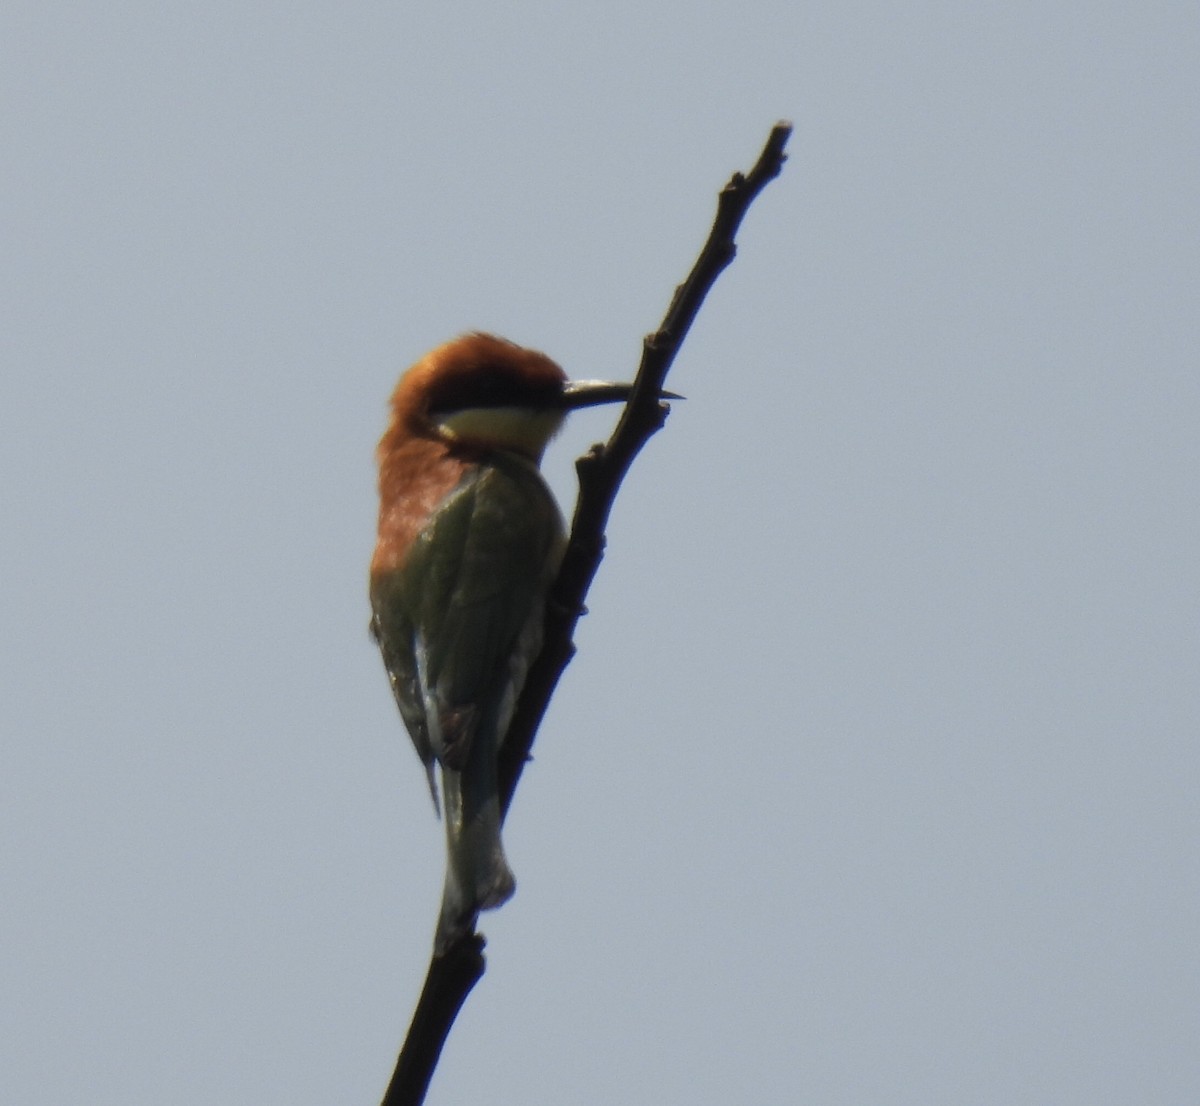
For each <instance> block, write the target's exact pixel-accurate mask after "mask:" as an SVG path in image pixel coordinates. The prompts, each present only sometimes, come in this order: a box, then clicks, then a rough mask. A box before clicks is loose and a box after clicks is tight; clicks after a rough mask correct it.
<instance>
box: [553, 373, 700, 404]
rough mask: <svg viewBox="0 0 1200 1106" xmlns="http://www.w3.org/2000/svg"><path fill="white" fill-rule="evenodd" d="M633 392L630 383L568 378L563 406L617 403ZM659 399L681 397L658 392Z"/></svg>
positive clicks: (680, 397) (564, 389)
mask: <svg viewBox="0 0 1200 1106" xmlns="http://www.w3.org/2000/svg"><path fill="white" fill-rule="evenodd" d="M632 394H633V385H632V384H611V383H609V382H608V381H607V380H570V381H568V382H567V383H566V384H565V385H563V392H562V395H563V407H564V408H565V409H566V410H568V411H574V410H575V409H576V408H577V407H595V406H596V405H597V404H600V403H619V402H621V401H622V400H626V399H628V398H629V397H630V396H631V395H632ZM658 398H659V399H683V396H680V395H676V394H675V393H674V392H659V393H658Z"/></svg>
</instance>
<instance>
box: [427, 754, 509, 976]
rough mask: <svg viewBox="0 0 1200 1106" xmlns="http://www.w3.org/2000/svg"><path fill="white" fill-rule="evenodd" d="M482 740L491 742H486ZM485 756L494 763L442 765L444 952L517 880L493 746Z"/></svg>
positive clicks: (440, 932)
mask: <svg viewBox="0 0 1200 1106" xmlns="http://www.w3.org/2000/svg"><path fill="white" fill-rule="evenodd" d="M477 744H479V745H484V746H485V748H486V744H487V743H484V742H478V743H477ZM473 751H474V750H473ZM481 751H483V750H481ZM488 752H491V751H490V750H488ZM470 759H471V760H475V758H474V757H471V758H470ZM480 760H486V761H490V763H487V764H486V765H484V764H479V763H474V764H468V765H465V766H464V770H463V771H461V772H459V771H455V770H453V769H450V768H445V767H443V769H442V798H443V801H444V803H445V810H444V812H443V813H444V817H445V819H446V885H445V888H444V890H443V891H442V912H441V917H440V918H439V919H438V928H437V935H436V937H435V938H434V952H435V953H437V955H439V956H440V955H441V954H442V953H444V952H445V951H446V949H447V948H448V947H449V945H450V943H451V942H452V941H454V940H455V939H456V938H458V937H461V936H462V935H463V934H464V933H466V932H469V931H470V930H471V929H472V928H473V926H474V924H475V918H476V915H478V913H479V912H480V911H481V910H489V909H491V908H492V907H496V906H499V905H500V904H501V903H503V902H506V901H507V900H508V899H510V898H511V897H512V893H513V891H514V890H516V886H517V884H516V880H515V879H514V878H513V874H512V871H511V870H510V869H509V867H508V861H507V860H506V859H505V857H504V845H503V843H502V842H501V840H500V799H499V795H498V794H497V786H496V772H495V755H494V752H493V753H491V755H490V756H485V757H482V758H480ZM481 769H482V771H481ZM489 769H490V770H489Z"/></svg>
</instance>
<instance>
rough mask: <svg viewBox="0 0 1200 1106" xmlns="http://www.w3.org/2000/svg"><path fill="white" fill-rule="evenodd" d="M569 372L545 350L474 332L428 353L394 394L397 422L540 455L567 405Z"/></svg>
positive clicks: (404, 427) (446, 437) (424, 433)
mask: <svg viewBox="0 0 1200 1106" xmlns="http://www.w3.org/2000/svg"><path fill="white" fill-rule="evenodd" d="M566 384H567V374H566V373H564V372H563V371H562V369H561V368H559V366H558V365H557V364H555V363H554V362H553V361H551V360H550V358H549V357H547V356H546V355H545V354H544V353H538V352H537V351H536V350H531V349H525V348H524V347H523V346H518V345H517V344H516V343H514V342H509V341H506V340H505V339H503V338H497V337H496V336H495V335H492V334H478V333H477V334H467V335H464V336H463V337H461V338H456V339H454V340H453V341H451V342H446V343H445V344H443V345H440V346H438V347H437V348H436V349H434V350H432V351H430V352H429V353H427V354H426V355H425V356H424V357H422V358H421V360H420V361H418V362H417V363H416V364H415V365H413V367H412V368H411V369H409V370H408V372H406V373H405V374H404V376H403V377H401V379H400V383H399V384H398V385H397V386H396V391H395V392H394V393H393V395H392V419H393V426H394V427H396V428H397V429H398V430H400V431H401V432H402V433H407V434H411V435H413V436H416V437H422V438H430V437H432V438H436V439H439V440H442V441H450V442H457V441H461V442H463V443H466V444H471V445H478V446H484V447H493V448H501V449H511V450H514V451H516V452H519V453H523V454H525V455H527V456H529V457H530V458H532V459H533V460H535V461H536V460H538V459H540V457H541V455H542V451H543V450H544V449H545V447H546V443H547V442H548V441H549V440H550V439H551V438H552V437H553V436H554V434H555V433H556V432H557V430H558V428H559V426H560V425H561V424H562V420H563V417H564V416H565V415H566V413H567V404H566V403H565V402H564V396H565V394H566V391H565V389H566Z"/></svg>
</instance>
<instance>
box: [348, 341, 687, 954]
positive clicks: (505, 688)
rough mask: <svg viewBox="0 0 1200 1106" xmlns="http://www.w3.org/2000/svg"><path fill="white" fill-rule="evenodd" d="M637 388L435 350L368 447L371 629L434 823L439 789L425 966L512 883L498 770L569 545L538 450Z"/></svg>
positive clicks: (542, 364) (399, 390) (504, 352)
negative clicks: (578, 414) (421, 770)
mask: <svg viewBox="0 0 1200 1106" xmlns="http://www.w3.org/2000/svg"><path fill="white" fill-rule="evenodd" d="M632 387H633V386H632V385H631V384H615V383H608V382H604V381H592V380H584V381H568V379H567V375H566V373H565V372H564V371H563V370H562V368H561V367H560V366H559V365H558V364H557V363H556V362H554V361H553V360H551V359H550V358H549V357H547V356H546V355H545V354H543V353H539V352H537V351H536V350H532V349H527V348H525V347H523V346H519V345H517V344H515V343H513V342H510V341H508V340H506V339H504V338H499V337H497V336H495V335H493V334H485V333H480V332H474V333H469V334H464V335H462V336H461V337H458V338H455V339H453V340H451V341H449V342H446V343H444V344H442V345H440V346H438V347H437V348H435V349H433V350H431V351H430V352H429V353H427V354H426V355H425V356H424V357H422V358H421V359H420V360H419V361H417V362H416V363H415V364H414V365H413V366H412V367H411V368H409V369H408V370H407V372H405V373H404V374H403V376H402V377H401V378H400V381H399V383H398V384H397V386H396V389H395V391H394V392H393V393H392V397H391V401H390V420H389V423H388V426H387V429H386V431H385V432H384V435H383V437H382V438H381V440H380V442H379V446H378V448H377V450H376V461H377V463H378V467H379V521H378V535H377V540H376V544H375V549H374V552H373V554H372V557H371V565H370V589H369V590H370V603H371V624H370V625H371V632H372V635H373V636H374V638H375V640H376V642H377V643H378V645H379V648H380V651H381V653H382V656H383V663H384V668H385V669H386V671H387V675H388V679H389V681H390V683H391V688H392V693H393V695H394V697H395V700H396V704H397V706H398V707H399V710H400V715H401V718H402V719H403V721H404V724H405V727H406V728H407V730H408V733H409V736H410V737H411V739H412V742H413V745H414V746H415V748H416V751H417V754H418V755H419V756H420V758H421V761H422V762H423V764H424V766H425V771H426V774H427V776H428V780H429V788H430V792H431V794H432V796H433V802H434V808H435V811H437V810H438V786H437V780H436V774H435V770H436V772H437V773H440V777H441V796H442V802H441V811H440V813H441V816H442V818H443V820H444V822H445V831H446V875H445V883H444V887H443V891H442V903H441V909H440V913H439V917H438V923H437V929H436V933H435V936H434V952H435V955H443V954H444V953H445V952H446V951H447V950H448V949H449V948H450V946H451V945H452V944H453V943H454V942H455V941H456V940H458V939H459V938H461V937H463V936H464V935H465V934H468V933H471V932H473V930H474V926H475V924H476V921H477V918H478V915H479V912H480V911H482V910H488V909H492V908H494V907H497V906H500V905H501V904H502V903H504V902H505V901H507V900H508V899H509V898H510V897H511V896H512V894H513V892H514V890H515V887H516V882H515V880H514V877H513V874H512V870H511V869H510V867H509V865H508V860H507V858H506V856H505V853H504V846H503V843H502V841H501V833H500V826H501V821H502V817H503V813H502V810H501V802H500V795H499V790H498V770H497V768H498V765H497V759H498V755H499V752H500V749H501V747H502V744H503V741H504V736H505V733H506V731H507V729H508V724H509V721H510V720H511V718H512V713H513V709H514V707H515V705H516V701H517V698H518V696H519V695H520V693H521V689H522V687H523V686H524V683H525V678H526V675H527V673H528V671H529V666H530V665H531V664H532V662H533V660H534V659H535V658H536V656H537V654H538V652H539V650H540V648H541V643H542V622H543V618H544V613H545V605H546V597H547V593H548V591H549V589H550V586H551V584H552V583H553V581H554V578H555V575H556V573H557V571H558V568H559V564H560V562H561V559H562V554H563V551H564V548H565V544H566V537H565V530H564V525H563V520H562V516H561V514H560V513H559V509H558V504H557V503H556V501H555V499H554V496H553V494H552V493H551V491H550V489H549V487H547V485H546V483H545V481H544V480H543V478H542V475H541V471H540V468H539V465H540V462H541V459H542V454H543V452H544V450H545V448H546V445H547V444H548V443H549V441H550V440H551V438H553V437H554V435H555V434H556V433H557V432H558V430H559V429H560V428H561V426H562V424H563V421H564V419H565V418H566V416H567V414H568V412H570V411H571V410H573V409H576V408H579V407H586V406H591V405H594V404H603V403H614V402H619V401H622V400H625V399H627V398H628V397H629V396H630V394H631V392H632ZM663 394H664V395H665V394H667V393H663Z"/></svg>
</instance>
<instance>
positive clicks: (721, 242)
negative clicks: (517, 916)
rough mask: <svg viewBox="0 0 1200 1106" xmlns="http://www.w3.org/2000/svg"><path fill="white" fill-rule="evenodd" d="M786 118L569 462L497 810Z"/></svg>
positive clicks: (456, 976) (454, 1002)
mask: <svg viewBox="0 0 1200 1106" xmlns="http://www.w3.org/2000/svg"><path fill="white" fill-rule="evenodd" d="M791 133H792V127H791V124H790V123H777V124H776V125H775V126H774V128H772V130H771V134H770V136H769V137H768V138H767V143H766V145H765V146H764V147H763V151H762V153H761V154H760V155H759V158H758V161H757V163H756V164H755V166H754V168H753V169H751V170H750V172H749V173H748V174H746V175H744V176H743V175H742V174H741V173H734V175H733V177H732V178H731V179H730V181H729V183H728V184H727V185H725V187H724V188H723V189H722V190H721V193H720V195H719V196H718V198H717V214H716V218H715V220H714V221H713V225H712V230H711V231H710V232H709V235H708V241H707V242H705V243H704V248H703V249H702V250H701V251H700V256H699V257H698V258H697V259H696V263H695V265H694V266H693V267H692V271H691V273H689V274H688V277H687V279H686V280H685V281H684V282H683V283H682V284H681V285H679V287H678V288H676V289H675V295H674V296H673V298H672V300H671V305H670V307H669V308H668V309H667V313H666V316H665V317H664V319H663V321H662V324H661V325H660V326H659V328H658V330H656V331H655V332H654V333H653V334H650V335H647V337H646V338H645V340H644V341H643V343H642V361H641V365H640V367H639V368H638V374H637V379H636V381H635V386H634V390H633V394H632V395H631V396H630V398H629V402H628V404H626V407H625V410H624V413H623V414H622V416H621V419H620V421H619V422H618V424H617V427H616V429H615V430H614V431H613V434H612V437H611V438H609V440H608V442H607V443H606V444H604V445H594V446H592V448H591V449H590V450H589V451H588V452H587V453H586V454H585V455H584V456H583V457H580V458H579V460H578V461H577V462H576V463H575V468H576V471H577V472H578V474H579V499H578V500H577V502H576V504H575V517H574V519H573V520H572V523H571V536H570V539H569V540H568V543H567V550H566V553H565V555H564V557H563V563H562V567H561V569H560V570H559V573H558V578H557V580H556V581H555V583H554V587H553V588H552V589H551V592H550V598H549V602H548V603H547V609H546V626H545V638H544V643H543V645H542V651H541V653H540V654H539V656H538V658H537V660H536V661H535V662H534V664H533V665H532V667H531V668H530V670H529V675H528V677H527V678H526V681H525V687H524V689H523V691H522V693H521V697H520V699H519V700H518V701H517V707H516V711H515V712H514V714H513V718H512V722H511V723H510V725H509V728H508V734H507V736H506V738H505V741H504V745H503V747H502V749H501V752H500V798H501V802H502V803H503V806H504V811H505V813H507V812H508V808H509V805H510V804H511V803H512V798H513V794H514V792H515V791H516V788H517V783H518V781H519V780H520V778H521V772H522V770H523V769H524V767H525V764H526V762H527V761H528V760H529V753H530V750H531V749H532V747H533V740H534V737H535V735H536V734H537V729H538V726H539V725H540V724H541V721H542V717H543V716H544V715H545V713H546V707H547V706H548V705H549V703H550V698H551V696H552V695H553V694H554V689H555V687H557V685H558V681H559V677H560V676H562V673H563V670H564V669H565V668H566V667H567V665H568V664H569V663H570V661H571V658H572V657H573V656H574V655H575V645H574V642H573V640H572V639H573V635H574V632H575V624H576V623H577V622H578V621H579V618H580V616H581V615H582V614H583V612H584V605H583V603H584V599H585V598H586V597H587V593H588V589H589V588H590V587H591V584H592V580H593V579H594V578H595V575H596V571H597V569H598V568H599V567H600V561H601V559H602V558H603V556H604V544H605V536H604V531H605V528H606V527H607V525H608V517H609V515H610V514H611V512H612V507H613V503H614V501H615V500H616V496H617V491H618V490H619V489H620V486H621V481H622V480H623V479H624V478H625V473H626V472H628V471H629V466H630V465H631V464H632V463H633V460H634V458H635V457H636V456H637V455H638V453H640V452H641V450H642V447H643V446H644V445H645V444H646V442H647V441H649V439H650V437H651V436H652V435H653V434H655V433H656V432H657V431H659V430H661V429H662V426H663V424H664V422H665V421H666V417H667V413H668V410H669V408H668V407H667V405H666V404H665V403H663V402H662V401H661V400H660V399H659V398H658V397H659V394H660V393H661V391H662V387H663V382H664V380H665V379H666V376H667V372H668V370H669V369H670V367H671V363H672V362H673V361H674V360H675V355H676V354H677V353H678V352H679V347H680V346H681V345H682V344H683V339H684V338H685V337H686V336H687V332H688V330H689V328H690V327H691V325H692V321H693V320H694V319H695V317H696V314H697V312H698V311H699V310H700V306H701V305H702V304H703V303H704V299H705V297H706V296H707V295H708V292H709V289H711V288H712V286H713V284H714V283H715V282H716V279H717V277H718V276H720V275H721V272H722V271H723V270H724V269H725V267H726V266H727V265H728V264H729V263H730V262H731V261H732V260H733V258H734V256H735V255H736V253H737V246H736V243H735V241H734V238H735V236H736V235H737V231H738V228H739V227H740V226H741V222H742V219H743V217H744V216H745V214H746V212H747V211H748V210H749V208H750V205H751V204H752V203H753V202H754V199H755V197H757V196H758V194H759V193H760V192H761V191H762V190H763V188H765V187H766V185H767V184H768V183H769V182H770V181H771V180H773V179H774V178H775V177H777V176H778V175H779V172H780V170H781V169H782V168H783V163H784V161H785V160H786V159H787V155H786V154H785V153H784V147H785V146H786V145H787V140H788V137H789V136H790V135H791ZM484 967H485V965H484V958H483V938H482V937H480V936H479V935H478V934H476V933H469V934H467V935H466V936H464V937H463V938H461V939H460V940H459V941H457V942H455V943H453V944H452V945H451V946H450V947H449V948H448V949H447V950H446V952H445V953H444V954H443V955H442V956H434V957H433V958H432V960H431V961H430V965H429V972H428V974H427V975H426V977H425V986H424V988H423V989H422V991H421V998H420V1000H419V1001H418V1003H417V1009H416V1012H415V1013H414V1015H413V1020H412V1025H411V1026H410V1027H409V1031H408V1036H407V1038H406V1039H405V1042H404V1047H403V1049H401V1051H400V1058H399V1061H398V1062H397V1065H396V1071H395V1074H394V1075H393V1076H392V1082H391V1085H390V1086H389V1087H388V1090H387V1094H386V1095H385V1096H384V1099H383V1103H382V1106H419V1103H421V1102H423V1101H424V1098H425V1092H426V1090H427V1089H428V1087H429V1081H430V1079H431V1078H432V1076H433V1070H434V1068H435V1067H436V1065H437V1061H438V1057H439V1056H440V1055H441V1051H442V1046H443V1045H444V1044H445V1042H446V1037H447V1036H448V1035H449V1033H450V1028H451V1026H452V1025H453V1024H454V1019H455V1018H456V1017H457V1016H458V1011H459V1010H460V1009H461V1008H462V1004H463V1003H464V1002H465V1001H466V998H467V995H468V994H469V993H470V991H471V988H473V987H474V986H475V984H476V983H478V982H479V980H480V978H482V976H483V972H484Z"/></svg>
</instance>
